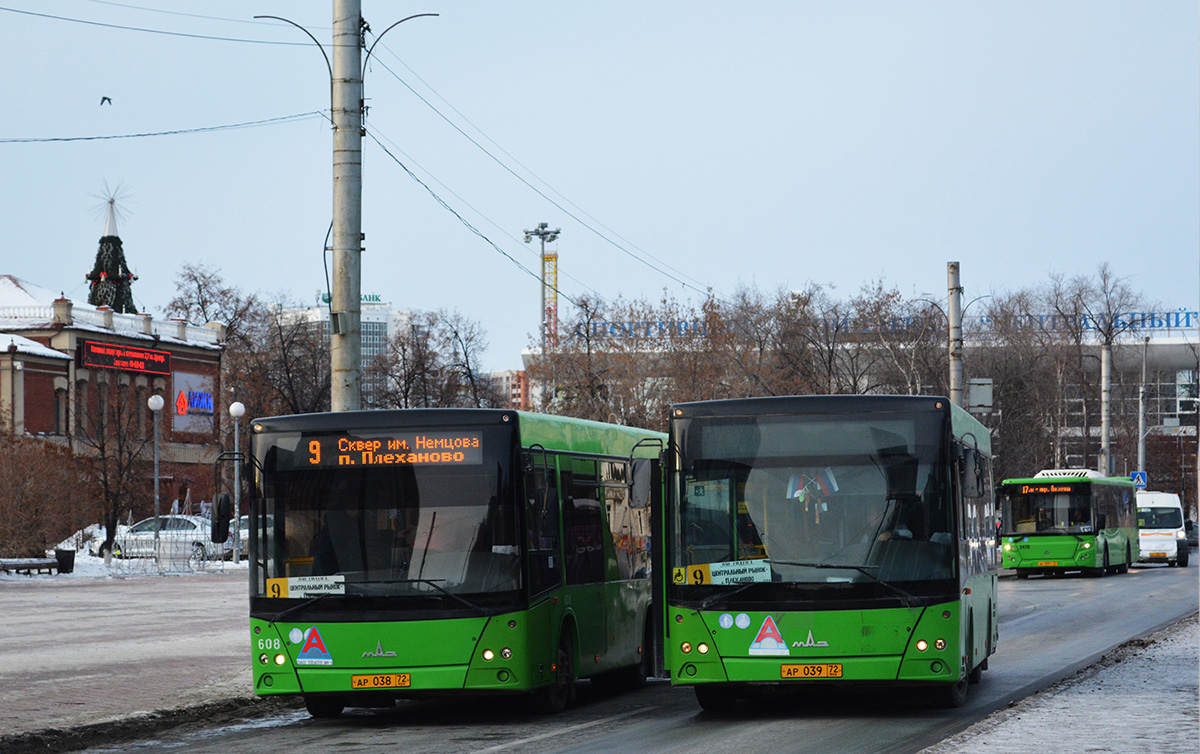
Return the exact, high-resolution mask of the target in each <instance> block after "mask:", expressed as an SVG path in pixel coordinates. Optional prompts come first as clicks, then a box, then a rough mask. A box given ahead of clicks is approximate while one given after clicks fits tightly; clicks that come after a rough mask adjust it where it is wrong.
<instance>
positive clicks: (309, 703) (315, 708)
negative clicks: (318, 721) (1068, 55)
mask: <svg viewBox="0 0 1200 754" xmlns="http://www.w3.org/2000/svg"><path fill="white" fill-rule="evenodd" d="M304 707H305V709H307V710H308V714H310V715H312V716H313V717H319V718H323V719H328V718H332V717H337V716H338V715H340V714H342V710H344V709H345V708H346V707H345V705H343V704H342V700H341V699H338V698H337V697H328V696H306V697H304Z"/></svg>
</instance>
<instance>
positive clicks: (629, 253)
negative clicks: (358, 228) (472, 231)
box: [377, 53, 713, 296]
mask: <svg viewBox="0 0 1200 754" xmlns="http://www.w3.org/2000/svg"><path fill="white" fill-rule="evenodd" d="M393 54H394V53H393ZM377 60H378V59H377ZM378 62H379V64H380V65H381V66H382V67H383V69H384V70H386V71H387V72H388V73H390V74H392V76H393V77H395V79H396V80H397V81H399V82H400V83H401V84H403V85H404V86H405V87H406V88H407V89H408V90H409V91H410V92H412V93H413V95H414V96H415V97H416V98H417V99H419V100H421V101H422V102H424V103H425V105H426V106H427V107H429V109H431V110H433V112H434V113H436V114H437V115H438V116H439V117H440V118H442V119H443V120H444V121H446V123H448V124H449V125H450V127H451V128H453V129H454V130H456V131H458V132H459V133H460V134H461V135H462V136H463V138H465V139H466V140H467V141H469V142H471V143H472V144H474V145H475V146H476V147H477V148H478V149H479V150H480V151H481V152H483V153H484V154H485V155H487V156H488V157H490V158H491V159H492V160H493V161H494V162H495V163H496V164H497V165H499V166H500V167H501V168H503V169H504V170H505V171H506V172H508V173H509V174H510V175H512V176H513V177H514V178H516V179H517V180H518V181H520V182H521V183H523V184H525V185H526V186H527V187H528V188H529V189H530V190H532V191H533V192H534V193H536V194H537V195H538V196H540V197H542V198H543V199H545V200H546V201H548V202H550V204H552V205H554V206H555V207H556V208H558V209H559V210H560V211H561V212H563V213H565V214H566V215H567V216H568V217H570V218H571V219H573V220H575V222H577V223H579V224H580V225H582V226H583V227H585V228H587V229H588V230H590V231H591V232H592V233H594V234H595V235H596V236H598V237H599V238H601V239H602V240H604V241H605V242H607V243H608V244H609V245H611V246H612V247H613V248H615V249H617V250H618V251H620V252H622V253H624V254H626V255H627V256H629V257H631V258H632V259H634V260H636V261H638V262H640V263H641V264H643V265H645V266H646V267H649V268H650V269H652V270H654V271H655V272H657V273H658V274H660V275H662V276H663V277H666V278H669V279H671V280H674V281H675V282H676V283H679V284H680V285H681V286H683V287H685V288H690V289H691V290H693V291H695V292H697V293H700V294H702V295H705V296H707V295H710V294H712V293H713V292H712V291H711V290H705V289H703V288H698V287H697V286H696V285H692V284H691V283H688V282H687V281H686V280H684V279H682V277H680V275H682V276H683V277H688V276H687V275H686V274H685V273H679V275H675V274H672V273H671V272H668V271H667V270H664V269H662V267H660V266H658V265H655V264H654V263H652V262H650V261H647V260H646V259H644V258H642V257H640V256H638V255H637V254H634V253H633V252H632V251H630V250H629V249H627V248H625V247H624V246H622V245H621V244H619V243H617V242H616V241H614V240H613V239H611V238H609V237H608V236H607V235H605V234H604V233H602V232H600V231H599V230H597V229H596V228H594V227H592V225H591V224H589V223H588V222H587V221H585V220H583V219H581V218H580V217H579V215H578V214H576V213H574V212H572V211H571V210H569V209H567V208H566V207H564V206H563V205H562V204H561V203H560V202H558V201H556V200H555V199H554V198H553V197H550V196H547V195H546V193H545V192H544V191H542V190H541V189H540V188H538V187H537V186H534V185H533V184H532V183H530V182H529V181H528V180H526V179H525V177H524V176H522V175H520V174H519V173H517V172H516V171H515V170H513V169H512V168H510V167H509V166H508V165H506V164H505V163H504V162H503V161H502V160H500V159H499V158H498V157H496V156H495V155H493V154H492V153H491V152H489V151H488V150H487V149H486V148H484V146H483V145H482V144H480V143H479V142H478V141H476V140H475V139H473V138H472V137H471V135H470V134H468V133H467V132H465V131H463V130H462V128H460V127H459V126H458V124H456V123H454V121H452V120H450V119H449V118H447V117H446V115H445V114H443V113H442V112H441V111H440V110H438V109H437V108H436V107H434V106H433V104H432V103H430V102H429V100H427V99H426V98H424V97H422V96H421V94H420V93H419V92H417V90H415V89H413V87H412V86H411V85H409V83H408V82H407V81H405V80H404V79H403V78H401V77H400V75H399V74H397V73H396V72H395V71H393V70H392V69H391V68H390V67H388V65H387V64H386V63H384V62H383V61H378ZM506 154H507V153H506ZM539 180H541V179H539ZM555 193H557V192H555ZM581 214H582V213H581ZM642 253H644V254H646V256H651V255H650V254H648V253H646V252H642ZM655 261H658V263H659V265H662V266H663V267H666V266H668V265H666V263H665V262H662V261H660V260H655ZM696 282H697V283H698V284H699V285H703V283H700V282H699V281H696Z"/></svg>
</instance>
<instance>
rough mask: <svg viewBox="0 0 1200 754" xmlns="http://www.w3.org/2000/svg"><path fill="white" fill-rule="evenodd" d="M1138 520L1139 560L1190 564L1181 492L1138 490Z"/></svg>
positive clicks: (1143, 561)
mask: <svg viewBox="0 0 1200 754" xmlns="http://www.w3.org/2000/svg"><path fill="white" fill-rule="evenodd" d="M1137 522H1138V538H1139V542H1140V545H1141V557H1140V558H1139V562H1142V563H1170V564H1171V565H1175V566H1179V567H1180V568H1186V567H1187V564H1188V560H1189V555H1190V552H1189V546H1188V542H1187V533H1186V530H1185V529H1184V519H1183V505H1182V504H1181V503H1180V502H1179V496H1178V495H1175V494H1173V493H1170V492H1152V491H1147V490H1138V492H1137Z"/></svg>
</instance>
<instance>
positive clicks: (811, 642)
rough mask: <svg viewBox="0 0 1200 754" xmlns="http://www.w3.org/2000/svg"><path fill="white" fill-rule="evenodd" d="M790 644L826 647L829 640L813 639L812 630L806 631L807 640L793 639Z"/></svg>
mask: <svg viewBox="0 0 1200 754" xmlns="http://www.w3.org/2000/svg"><path fill="white" fill-rule="evenodd" d="M792 646H793V647H828V646H829V642H827V641H815V640H814V639H813V635H812V631H809V632H808V641H794V642H792Z"/></svg>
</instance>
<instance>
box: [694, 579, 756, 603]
mask: <svg viewBox="0 0 1200 754" xmlns="http://www.w3.org/2000/svg"><path fill="white" fill-rule="evenodd" d="M762 583H770V582H762V581H747V582H746V583H744V584H739V585H738V587H737V589H734V590H733V591H730V592H721V593H720V594H714V595H713V596H711V597H709V598H708V599H706V600H704V601H703V602H701V603H700V607H698V608H696V609H697V610H707V609H708V608H709V607H711V606H712V604H713V603H714V602H717V601H719V600H727V599H729V598H730V597H732V596H733V595H735V594H740V593H741V592H744V591H746V590H747V589H749V588H750V587H752V586H754V585H755V584H762Z"/></svg>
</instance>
